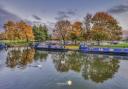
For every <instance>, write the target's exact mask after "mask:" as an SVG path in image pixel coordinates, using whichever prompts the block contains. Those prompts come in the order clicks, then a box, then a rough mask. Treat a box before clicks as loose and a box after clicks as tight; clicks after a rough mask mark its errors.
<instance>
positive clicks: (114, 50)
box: [79, 45, 128, 54]
mask: <svg viewBox="0 0 128 89" xmlns="http://www.w3.org/2000/svg"><path fill="white" fill-rule="evenodd" d="M79 50H80V51H81V52H91V53H113V54H128V48H97V47H88V46H86V45H80V48H79Z"/></svg>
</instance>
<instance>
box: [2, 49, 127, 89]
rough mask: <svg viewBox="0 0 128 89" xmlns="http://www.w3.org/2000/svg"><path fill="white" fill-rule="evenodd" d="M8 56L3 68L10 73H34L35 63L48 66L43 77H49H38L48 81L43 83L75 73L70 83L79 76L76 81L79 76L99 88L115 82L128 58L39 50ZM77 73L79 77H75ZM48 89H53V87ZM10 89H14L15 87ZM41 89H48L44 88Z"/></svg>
mask: <svg viewBox="0 0 128 89" xmlns="http://www.w3.org/2000/svg"><path fill="white" fill-rule="evenodd" d="M4 52H5V53H4V54H7V56H6V60H5V63H4V64H3V65H6V66H5V67H6V68H8V69H14V70H17V69H22V70H26V69H28V70H27V71H29V70H30V68H29V67H30V66H29V65H33V64H34V63H35V64H36V65H38V64H41V65H42V66H43V65H44V67H43V69H42V71H43V74H46V75H42V74H41V75H40V76H38V77H41V78H43V77H44V78H45V79H42V82H45V81H47V83H49V82H50V83H54V81H51V80H50V81H49V79H50V78H55V79H61V78H62V75H63V74H70V73H71V76H68V77H67V78H69V79H70V77H72V75H73V76H75V77H74V79H75V78H76V77H78V76H79V77H81V79H83V80H84V81H91V82H93V83H96V84H99V83H100V84H102V83H104V82H105V81H107V80H112V79H113V78H114V76H115V75H116V76H117V73H118V72H119V69H120V66H121V65H120V64H121V63H120V62H121V61H123V60H122V59H124V57H119V56H109V55H98V54H84V53H80V52H73V51H69V52H47V51H37V50H35V49H30V48H10V49H8V50H7V51H4ZM0 55H2V52H0ZM3 58H4V57H3ZM121 58H122V59H121ZM125 58H126V57H125ZM120 59H121V60H120ZM0 61H4V60H2V59H0ZM35 64H34V65H35ZM0 65H1V64H0ZM35 67H38V66H35ZM32 69H33V68H32V67H31V70H32ZM54 70H55V71H54ZM120 71H123V70H120ZM36 72H38V74H39V73H42V72H41V70H40V71H36ZM36 72H33V73H34V76H36V75H37V74H36ZM13 73H14V72H13ZM27 73H29V72H27ZM58 73H59V75H58ZM74 73H75V74H77V75H75V74H74ZM14 74H15V73H14ZM49 74H51V75H50V77H49V76H48V75H49ZM56 75H57V76H56ZM24 76H27V74H24ZM118 77H120V76H118ZM39 79H40V78H39ZM81 79H79V80H81ZM79 80H77V81H79ZM61 81H62V80H61ZM77 81H76V82H77ZM81 81H82V80H81ZM0 83H1V82H0ZM31 83H33V82H31ZM81 83H83V82H81ZM1 84H2V83H1ZM1 84H0V85H1ZM85 85H86V82H85ZM35 86H36V85H35ZM51 86H54V89H59V88H57V87H56V86H55V85H51ZM91 86H92V85H91ZM75 87H76V88H71V89H78V88H79V87H77V86H75ZM126 87H127V86H126ZM45 88H46V89H50V88H49V86H47V87H45ZM9 89H13V87H12V88H9ZM14 89H16V88H14ZM21 89H22V88H21ZM32 89H34V88H32ZM41 89H44V86H43V85H42V88H41ZM63 89H65V88H63ZM80 89H84V88H80ZM87 89H91V88H87ZM114 89H116V88H114Z"/></svg>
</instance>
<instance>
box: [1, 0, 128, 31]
mask: <svg viewBox="0 0 128 89" xmlns="http://www.w3.org/2000/svg"><path fill="white" fill-rule="evenodd" d="M0 8H4V9H6V10H7V11H9V12H11V13H14V14H15V15H17V16H19V17H21V18H22V19H25V20H29V21H33V22H41V23H46V24H49V25H53V24H54V23H55V22H56V21H57V20H60V19H63V18H67V19H69V20H71V21H79V20H80V21H83V18H84V17H85V16H86V14H87V13H91V14H95V13H96V12H100V11H105V12H108V13H110V14H111V15H112V16H114V17H115V18H116V19H117V20H118V22H119V23H120V25H121V26H122V27H123V29H127V30H128V0H0Z"/></svg>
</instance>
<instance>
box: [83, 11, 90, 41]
mask: <svg viewBox="0 0 128 89" xmlns="http://www.w3.org/2000/svg"><path fill="white" fill-rule="evenodd" d="M91 21H92V15H91V14H89V13H88V14H87V15H86V16H85V17H84V25H85V31H84V35H86V36H84V38H85V39H86V40H88V39H89V36H90V31H91V24H92V23H91Z"/></svg>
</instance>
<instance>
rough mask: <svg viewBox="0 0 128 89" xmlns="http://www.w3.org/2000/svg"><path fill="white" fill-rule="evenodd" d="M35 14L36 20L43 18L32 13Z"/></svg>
mask: <svg viewBox="0 0 128 89" xmlns="http://www.w3.org/2000/svg"><path fill="white" fill-rule="evenodd" d="M32 16H33V18H34V19H36V20H42V19H41V18H40V17H39V16H37V15H32Z"/></svg>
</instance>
